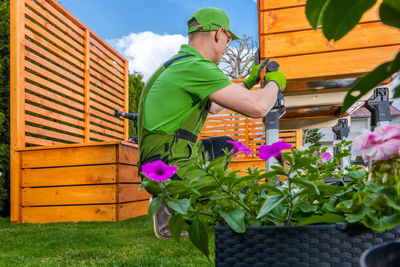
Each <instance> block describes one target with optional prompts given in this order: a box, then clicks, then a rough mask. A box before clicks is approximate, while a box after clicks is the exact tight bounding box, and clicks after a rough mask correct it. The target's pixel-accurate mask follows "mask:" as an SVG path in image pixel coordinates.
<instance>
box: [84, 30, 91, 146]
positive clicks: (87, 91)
mask: <svg viewBox="0 0 400 267" xmlns="http://www.w3.org/2000/svg"><path fill="white" fill-rule="evenodd" d="M84 78H85V88H84V92H85V106H84V119H85V124H84V136H85V138H84V143H90V30H89V29H88V28H86V29H85V74H84Z"/></svg>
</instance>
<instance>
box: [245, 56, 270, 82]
mask: <svg viewBox="0 0 400 267" xmlns="http://www.w3.org/2000/svg"><path fill="white" fill-rule="evenodd" d="M257 55H258V53H256V56H255V57H254V61H253V65H252V66H251V71H250V75H249V77H247V79H246V80H244V81H243V83H244V85H246V87H247V89H251V88H252V87H253V86H254V85H256V84H257V83H259V82H260V76H261V71H262V69H263V68H264V67H265V65H267V63H268V61H269V58H266V59H264V61H263V62H261V63H260V64H258V65H256V62H257V61H258V59H257Z"/></svg>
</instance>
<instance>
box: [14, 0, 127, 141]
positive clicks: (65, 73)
mask: <svg viewBox="0 0 400 267" xmlns="http://www.w3.org/2000/svg"><path fill="white" fill-rule="evenodd" d="M11 17H12V22H13V24H12V31H11V41H12V45H11V47H12V49H13V51H12V64H11V66H12V71H11V73H12V78H11V81H12V92H13V95H12V100H11V101H12V102H11V106H12V110H13V116H12V122H11V125H14V126H15V127H14V128H13V130H14V131H13V135H15V137H16V139H14V140H13V143H16V146H17V147H19V148H20V147H25V146H33V145H60V144H71V143H89V142H96V141H112V140H123V139H127V137H128V122H127V121H123V120H122V119H119V118H115V117H113V113H114V110H115V109H120V110H123V111H125V112H127V111H128V61H127V60H126V59H125V58H123V57H122V56H120V55H119V54H118V53H117V52H116V51H114V50H113V49H112V48H111V47H110V46H109V45H108V44H106V43H105V42H104V41H103V40H102V39H100V38H99V37H98V36H97V35H96V34H94V33H93V32H92V31H91V30H90V29H89V28H87V27H86V26H85V25H84V24H82V23H81V22H80V21H79V20H78V19H76V18H75V17H74V16H73V15H72V14H70V13H69V12H68V11H67V10H66V9H64V8H63V7H62V6H61V5H60V4H59V3H57V1H55V0H47V1H46V0H34V1H32V0H25V1H24V0H13V1H12V8H11Z"/></svg>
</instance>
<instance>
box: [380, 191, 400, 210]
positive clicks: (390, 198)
mask: <svg viewBox="0 0 400 267" xmlns="http://www.w3.org/2000/svg"><path fill="white" fill-rule="evenodd" d="M383 196H384V198H385V199H386V202H387V204H388V205H389V206H390V207H392V208H393V209H395V210H397V211H400V203H399V201H398V199H399V198H398V197H396V196H395V195H393V194H385V195H383ZM396 200H397V201H396Z"/></svg>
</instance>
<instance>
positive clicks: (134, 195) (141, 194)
mask: <svg viewBox="0 0 400 267" xmlns="http://www.w3.org/2000/svg"><path fill="white" fill-rule="evenodd" d="M139 186H140V184H120V185H118V190H119V191H118V193H119V194H118V202H119V203H124V202H130V201H138V200H147V199H150V197H151V195H150V194H149V193H147V192H146V190H144V189H141V190H138V189H139Z"/></svg>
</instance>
